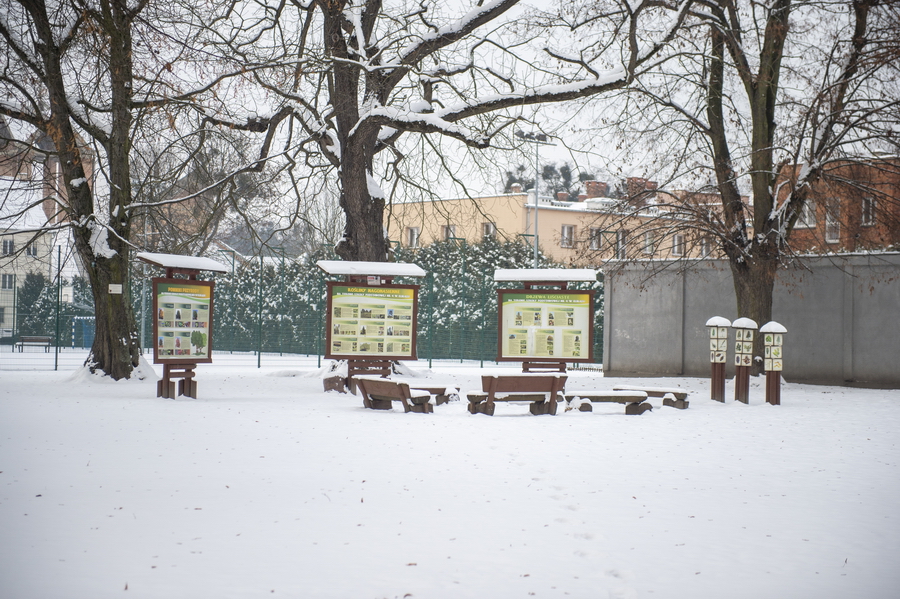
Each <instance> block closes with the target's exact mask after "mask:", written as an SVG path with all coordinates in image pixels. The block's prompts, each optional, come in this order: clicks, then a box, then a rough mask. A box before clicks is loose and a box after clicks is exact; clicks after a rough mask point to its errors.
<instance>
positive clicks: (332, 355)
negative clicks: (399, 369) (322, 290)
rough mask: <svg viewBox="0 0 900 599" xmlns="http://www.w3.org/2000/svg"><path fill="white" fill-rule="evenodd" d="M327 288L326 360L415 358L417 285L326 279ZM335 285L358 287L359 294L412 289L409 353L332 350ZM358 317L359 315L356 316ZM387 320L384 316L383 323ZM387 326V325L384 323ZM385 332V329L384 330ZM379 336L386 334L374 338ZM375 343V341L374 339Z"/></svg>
mask: <svg viewBox="0 0 900 599" xmlns="http://www.w3.org/2000/svg"><path fill="white" fill-rule="evenodd" d="M327 286H328V290H327V312H326V318H325V359H327V360H391V361H394V360H398V361H399V360H416V359H417V357H416V335H417V334H418V315H419V288H420V286H419V285H394V284H388V283H384V284H380V285H366V284H365V283H351V282H346V281H328V282H327ZM337 287H352V288H354V289H359V290H360V293H361V294H365V293H366V291H371V292H372V293H373V294H374V293H377V290H378V289H409V290H411V291H412V314H411V318H410V338H409V342H410V351H409V354H396V353H360V352H355V353H340V352H335V351H333V346H332V341H333V339H332V336H333V334H334V330H333V326H334V322H333V320H334V308H335V306H334V303H333V300H334V297H335V288H337ZM361 297H365V295H361ZM358 318H360V317H358ZM387 322H388V319H387V317H385V323H387ZM385 326H386V327H387V326H388V325H387V324H385ZM385 332H386V331H385ZM355 336H356V337H357V343H360V341H359V340H358V337H359V335H358V334H357V335H355ZM378 337H381V338H382V339H384V338H386V337H387V335H384V336H378V335H376V336H375V337H374V338H378ZM375 343H377V341H375Z"/></svg>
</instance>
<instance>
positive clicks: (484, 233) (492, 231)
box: [481, 223, 497, 239]
mask: <svg viewBox="0 0 900 599" xmlns="http://www.w3.org/2000/svg"><path fill="white" fill-rule="evenodd" d="M496 234H497V225H495V224H494V223H481V237H482V238H484V239H489V238H490V239H493V237H494V236H495V235H496Z"/></svg>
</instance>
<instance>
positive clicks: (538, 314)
mask: <svg viewBox="0 0 900 599" xmlns="http://www.w3.org/2000/svg"><path fill="white" fill-rule="evenodd" d="M497 295H498V301H499V306H498V313H499V316H500V324H499V326H498V327H497V330H498V332H499V340H498V351H497V356H498V360H507V361H528V360H553V361H560V362H591V361H593V347H594V344H593V339H594V334H593V326H592V325H593V316H594V292H593V291H566V290H551V291H545V290H530V289H498V290H497Z"/></svg>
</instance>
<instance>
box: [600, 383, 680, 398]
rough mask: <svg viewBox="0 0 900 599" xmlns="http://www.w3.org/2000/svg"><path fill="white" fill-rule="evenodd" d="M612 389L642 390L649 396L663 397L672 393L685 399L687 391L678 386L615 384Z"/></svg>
mask: <svg viewBox="0 0 900 599" xmlns="http://www.w3.org/2000/svg"><path fill="white" fill-rule="evenodd" d="M613 390H614V391H644V392H646V393H647V395H649V396H650V397H665V396H666V395H672V396H674V397H675V399H687V396H688V393H687V391H685V390H684V389H679V388H678V387H643V386H640V385H616V386H615V387H613Z"/></svg>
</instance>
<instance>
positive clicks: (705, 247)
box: [700, 237, 712, 258]
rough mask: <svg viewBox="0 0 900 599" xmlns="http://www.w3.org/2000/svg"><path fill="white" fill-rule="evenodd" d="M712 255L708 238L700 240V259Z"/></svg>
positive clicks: (710, 242) (710, 241)
mask: <svg viewBox="0 0 900 599" xmlns="http://www.w3.org/2000/svg"><path fill="white" fill-rule="evenodd" d="M711 253H712V240H710V238H709V237H703V238H701V239H700V257H701V258H706V257H707V256H709V255H710V254H711Z"/></svg>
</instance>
